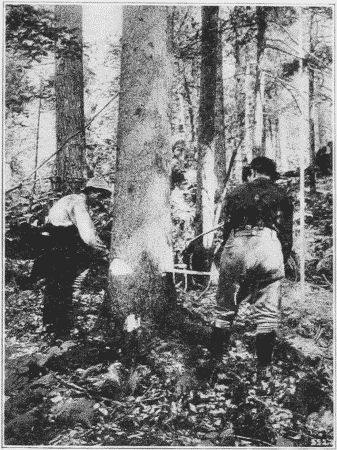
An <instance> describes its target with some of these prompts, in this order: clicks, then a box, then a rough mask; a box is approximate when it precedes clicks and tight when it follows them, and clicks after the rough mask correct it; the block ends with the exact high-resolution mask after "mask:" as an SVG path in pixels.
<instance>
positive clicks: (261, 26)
mask: <svg viewBox="0 0 337 450" xmlns="http://www.w3.org/2000/svg"><path fill="white" fill-rule="evenodd" d="M256 25H257V36H256V78H255V138H254V140H255V148H256V149H257V150H256V151H255V154H254V155H253V156H258V155H264V154H265V121H264V88H265V76H264V73H263V71H262V70H261V65H262V59H263V54H264V49H265V46H266V38H265V33H266V29H267V20H266V10H265V8H264V7H263V6H257V7H256Z"/></svg>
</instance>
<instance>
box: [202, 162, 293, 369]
mask: <svg viewBox="0 0 337 450" xmlns="http://www.w3.org/2000/svg"><path fill="white" fill-rule="evenodd" d="M250 169H251V175H250V176H249V177H248V182H246V183H244V184H242V185H240V186H238V187H237V188H235V189H234V190H233V191H232V192H230V193H229V194H228V195H227V197H226V199H225V204H224V215H225V224H224V234H223V240H224V248H223V251H222V255H221V261H220V275H219V284H218V289H217V294H216V298H217V303H218V308H219V311H218V316H217V319H216V321H215V327H214V330H213V333H212V344H211V345H212V349H213V352H214V353H215V354H219V355H220V354H221V353H222V352H223V351H224V350H225V349H226V347H227V344H228V341H229V338H230V334H231V325H232V323H233V321H234V319H235V317H236V314H237V311H238V307H239V305H240V303H241V302H242V301H243V300H244V299H248V300H249V301H250V303H251V304H253V306H254V319H255V322H256V325H257V330H256V352H257V358H258V363H259V365H260V366H266V365H268V364H270V362H271V359H272V352H273V348H274V341H275V337H276V330H277V328H278V322H279V314H280V285H281V280H282V278H283V277H284V263H285V262H286V261H287V259H288V257H289V255H290V252H291V249H292V242H293V239H292V227H293V205H292V201H291V199H290V198H289V197H288V195H287V193H286V192H285V190H284V189H283V188H281V187H279V186H278V185H277V184H275V183H274V179H275V178H276V174H277V172H276V165H275V163H274V161H272V160H271V159H269V158H266V157H263V156H258V157H256V158H254V159H253V161H252V162H251V164H250Z"/></svg>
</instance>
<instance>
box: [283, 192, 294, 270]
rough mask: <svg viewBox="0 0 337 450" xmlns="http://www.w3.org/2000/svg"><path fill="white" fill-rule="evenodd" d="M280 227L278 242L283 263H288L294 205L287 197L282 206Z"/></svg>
mask: <svg viewBox="0 0 337 450" xmlns="http://www.w3.org/2000/svg"><path fill="white" fill-rule="evenodd" d="M282 216H283V217H282V218H283V220H282V222H283V223H282V227H281V233H280V241H281V245H282V251H283V256H284V262H285V263H286V262H287V261H288V258H289V256H290V253H291V250H292V248H293V220H294V205H293V201H292V198H290V197H287V198H286V199H285V200H284V202H283V205H282Z"/></svg>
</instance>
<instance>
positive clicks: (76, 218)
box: [71, 200, 107, 252]
mask: <svg viewBox="0 0 337 450" xmlns="http://www.w3.org/2000/svg"><path fill="white" fill-rule="evenodd" d="M71 216H72V217H71V218H72V220H73V223H74V225H75V226H76V227H77V229H78V232H79V234H80V236H81V239H82V240H83V242H85V244H87V245H89V246H90V247H92V248H94V249H95V250H97V251H99V252H105V251H106V250H107V249H106V247H105V245H104V244H103V242H102V241H101V240H100V238H99V236H98V235H97V232H96V229H95V226H94V223H93V221H92V219H91V217H90V215H89V212H88V210H87V208H86V205H85V202H84V201H81V200H79V201H76V203H75V205H74V207H73V214H72V215H71Z"/></svg>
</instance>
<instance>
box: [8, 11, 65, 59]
mask: <svg viewBox="0 0 337 450" xmlns="http://www.w3.org/2000/svg"><path fill="white" fill-rule="evenodd" d="M55 38H56V34H55V23H54V18H53V13H52V12H51V11H50V10H47V9H43V8H41V7H36V6H31V5H6V48H7V50H9V49H10V50H12V51H13V52H14V53H15V54H16V55H17V56H21V57H23V58H24V59H26V60H27V61H28V62H32V61H34V60H36V61H41V57H45V56H47V55H48V51H51V50H53V48H54V44H55Z"/></svg>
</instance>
